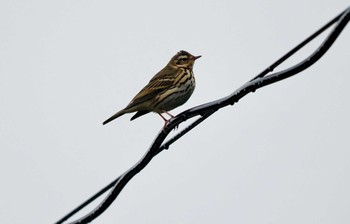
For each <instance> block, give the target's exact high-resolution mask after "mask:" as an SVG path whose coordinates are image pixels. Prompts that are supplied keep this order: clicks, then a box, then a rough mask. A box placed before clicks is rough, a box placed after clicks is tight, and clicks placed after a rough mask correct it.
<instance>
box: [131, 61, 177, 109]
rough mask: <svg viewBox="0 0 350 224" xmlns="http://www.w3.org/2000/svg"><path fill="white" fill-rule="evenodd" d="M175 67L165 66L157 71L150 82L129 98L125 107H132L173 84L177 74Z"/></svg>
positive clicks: (153, 96)
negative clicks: (129, 100)
mask: <svg viewBox="0 0 350 224" xmlns="http://www.w3.org/2000/svg"><path fill="white" fill-rule="evenodd" d="M178 72H180V71H176V70H175V68H172V67H168V66H167V67H165V68H163V69H162V70H161V71H160V72H158V73H157V74H156V75H155V76H154V77H153V78H152V79H151V80H150V82H149V83H148V84H147V85H146V86H145V87H144V88H143V89H142V90H141V91H140V92H139V93H138V94H137V95H136V96H135V97H134V98H133V99H132V100H131V102H130V103H129V105H128V106H127V108H131V107H134V106H136V105H138V104H141V103H144V102H146V101H148V100H151V99H153V98H155V97H156V96H157V95H159V94H160V93H162V92H164V91H166V90H167V89H169V88H171V87H172V86H173V85H174V79H175V77H176V76H177V73H178Z"/></svg>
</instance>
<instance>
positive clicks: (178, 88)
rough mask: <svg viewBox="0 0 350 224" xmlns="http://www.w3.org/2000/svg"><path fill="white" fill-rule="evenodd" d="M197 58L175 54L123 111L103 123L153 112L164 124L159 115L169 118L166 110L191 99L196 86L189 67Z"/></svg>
mask: <svg viewBox="0 0 350 224" xmlns="http://www.w3.org/2000/svg"><path fill="white" fill-rule="evenodd" d="M200 57H201V56H193V55H191V54H190V53H188V52H186V51H180V52H178V53H177V54H176V55H175V56H174V57H172V58H171V60H170V61H169V63H168V64H167V65H166V66H165V67H164V68H163V69H162V70H161V71H160V72H158V73H157V74H156V75H155V76H154V77H153V78H152V79H151V80H150V81H149V83H148V84H147V85H146V86H145V87H144V88H143V89H142V90H141V91H140V92H139V93H138V94H137V95H136V96H135V97H134V98H133V99H132V100H131V102H130V103H129V104H128V105H127V106H126V107H125V108H124V109H122V110H121V111H119V112H117V113H116V114H114V115H113V116H112V117H110V118H108V119H107V120H106V121H104V122H103V124H104V125H105V124H107V123H108V122H110V121H112V120H114V119H116V118H118V117H120V116H122V115H124V114H126V113H133V112H137V113H136V114H135V115H134V116H133V117H132V118H131V120H134V119H136V118H138V117H140V116H142V115H145V114H147V113H149V112H156V113H158V114H159V115H160V116H161V117H162V118H163V120H164V121H165V122H166V123H167V122H168V121H167V120H166V119H165V118H164V117H163V116H162V115H161V113H167V114H168V115H169V116H171V117H173V116H172V115H171V114H169V112H168V111H170V110H172V109H174V108H176V107H178V106H181V105H182V104H184V103H186V101H187V100H188V99H189V98H190V97H191V95H192V93H193V91H194V88H195V85H196V83H195V78H194V75H193V71H192V69H193V64H194V61H195V60H196V59H198V58H200Z"/></svg>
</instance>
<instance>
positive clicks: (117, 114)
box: [102, 109, 127, 125]
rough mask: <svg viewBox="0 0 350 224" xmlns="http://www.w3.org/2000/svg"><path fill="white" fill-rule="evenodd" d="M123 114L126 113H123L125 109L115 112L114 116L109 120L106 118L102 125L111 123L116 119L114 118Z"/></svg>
mask: <svg viewBox="0 0 350 224" xmlns="http://www.w3.org/2000/svg"><path fill="white" fill-rule="evenodd" d="M125 113H127V111H125V109H123V110H121V111H119V112H117V113H116V114H114V115H113V116H112V117H110V118H108V119H107V120H105V121H104V122H103V123H102V124H103V125H105V124H107V123H109V122H111V121H113V120H114V119H116V118H118V117H120V116H122V115H124V114H125Z"/></svg>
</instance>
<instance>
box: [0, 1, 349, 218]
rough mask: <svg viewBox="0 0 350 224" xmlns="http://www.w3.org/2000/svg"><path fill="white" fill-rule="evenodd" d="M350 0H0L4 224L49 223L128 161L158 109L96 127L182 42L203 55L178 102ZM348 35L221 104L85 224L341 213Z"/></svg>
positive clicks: (136, 154)
mask: <svg viewBox="0 0 350 224" xmlns="http://www.w3.org/2000/svg"><path fill="white" fill-rule="evenodd" d="M348 6H349V1H346V0H336V1H326V0H319V1H317V2H315V1H313V0H297V1H275V0H271V1H256V0H255V1H254V0H252V1H199V0H198V1H188V0H186V1H185V0H178V1H156V0H149V1H105V0H98V1H97V0H94V1H83V0H74V1H68V0H63V1H44V0H37V1H34V0H26V1H10V0H1V1H0V102H1V109H0V124H1V125H0V139H1V141H0V149H1V151H0V152H1V156H0V176H1V191H0V198H1V203H0V223H11V224H16V223H53V222H55V221H57V220H58V219H59V218H61V217H62V216H63V215H65V214H66V213H67V212H69V211H71V210H72V209H73V208H75V207H76V206H77V205H79V204H80V203H81V202H83V201H84V200H86V199H87V198H88V197H90V196H91V195H92V194H93V193H95V192H97V191H98V190H99V189H101V188H102V187H104V186H105V185H106V184H108V183H109V182H110V181H112V180H113V179H114V178H116V177H117V176H119V175H120V174H121V173H123V172H124V171H125V170H127V169H128V168H129V167H131V166H132V165H133V164H134V163H135V162H137V161H138V160H139V159H140V158H141V157H142V156H143V154H144V153H145V152H146V150H147V149H148V147H149V145H150V144H151V142H152V141H153V139H154V137H155V135H156V134H157V133H158V131H159V130H160V129H161V128H162V126H163V121H162V120H161V119H160V118H159V116H158V115H156V114H149V115H147V116H144V117H141V118H139V119H137V120H135V121H133V122H130V121H129V119H130V117H131V115H125V116H123V117H120V118H119V119H117V120H115V121H113V122H112V123H110V124H108V125H106V126H102V124H101V123H102V121H104V120H105V119H106V118H108V117H109V116H111V115H112V114H113V113H115V112H116V111H117V110H119V109H122V108H123V107H124V106H126V104H127V103H128V102H129V101H130V100H131V98H132V97H134V95H135V94H136V93H137V92H138V91H139V90H140V89H141V88H142V87H143V86H144V85H145V84H146V83H147V82H148V81H149V79H150V78H151V77H152V76H153V75H154V74H155V73H156V72H158V71H159V70H160V69H161V68H162V67H163V66H165V64H166V63H167V62H168V61H169V59H170V58H171V57H172V56H173V55H174V54H175V53H176V52H178V51H179V50H187V51H189V52H191V53H193V54H194V55H202V58H201V59H199V60H198V61H197V62H196V64H195V66H194V72H195V75H196V79H197V87H196V90H195V92H194V94H193V96H192V98H191V99H190V100H189V101H188V102H187V103H186V104H185V105H184V106H182V107H180V108H177V109H175V110H174V111H172V113H173V114H178V113H179V112H181V111H183V110H185V109H188V108H190V107H193V106H196V105H199V104H202V103H205V102H208V101H211V100H214V99H217V98H220V97H223V96H226V95H228V94H230V93H231V92H233V91H234V90H235V89H236V88H238V87H239V86H240V85H242V84H243V83H245V82H246V81H248V80H249V79H251V78H252V77H253V76H254V75H256V74H257V73H259V72H260V71H261V70H263V69H264V68H265V67H267V66H268V65H270V64H271V63H272V62H274V61H275V60H276V59H278V58H279V57H280V56H282V55H283V54H284V53H285V52H287V51H288V50H290V49H291V48H292V47H294V46H295V45H296V44H298V43H299V42H301V41H302V40H304V39H305V38H306V37H307V36H309V35H310V34H311V33H312V32H314V31H316V30H317V29H318V28H319V27H321V26H322V25H324V24H325V23H326V22H328V21H329V20H330V19H332V18H333V17H335V16H336V15H338V14H339V13H340V12H341V11H343V10H344V9H345V8H346V7H348ZM323 37H325V35H323ZM349 40H350V27H349V26H347V27H346V28H345V30H344V32H343V33H342V34H341V36H340V37H339V39H338V40H337V41H336V43H335V44H334V46H333V47H332V48H331V49H330V50H329V52H328V53H327V54H326V55H325V56H324V57H323V58H322V59H321V60H319V61H318V62H317V63H316V64H315V65H314V66H312V67H311V68H310V69H308V70H306V71H304V72H302V73H301V74H299V75H297V76H295V77H292V78H290V79H287V80H284V81H282V82H280V83H277V84H274V85H271V86H267V87H265V88H263V89H261V90H258V91H257V92H255V93H254V94H250V95H248V96H247V97H245V98H244V99H243V100H241V101H240V102H239V103H238V104H236V105H235V106H234V107H227V108H224V109H222V110H220V111H218V112H217V113H216V114H215V115H213V116H212V117H210V119H208V120H207V121H205V122H204V123H202V124H201V125H200V126H198V127H197V128H196V129H194V130H193V131H192V132H191V133H189V134H188V135H186V136H185V137H183V138H182V139H181V140H180V141H178V142H176V144H174V145H172V147H171V148H170V150H168V151H165V152H163V153H161V154H160V155H159V156H157V157H156V158H155V159H154V160H153V161H152V162H151V163H150V164H149V165H148V166H147V167H146V169H145V170H144V171H142V172H141V173H140V174H138V175H137V176H136V177H135V178H134V179H132V180H131V182H130V183H129V184H128V185H127V186H126V187H125V189H124V190H123V191H122V193H121V194H120V197H118V198H117V200H116V201H115V202H114V203H113V205H112V206H111V207H110V208H109V209H108V210H107V211H106V212H105V213H104V214H103V215H102V216H100V217H99V218H98V219H96V220H95V221H94V223H130V224H131V223H146V224H147V223H149V224H154V223H167V224H172V223H174V224H177V223H242V224H243V223H244V224H245V223H259V224H264V223H269V224H271V223H276V224H277V223H291V224H292V223H293V224H294V223H302V224H303V223H305V224H306V223H318V224H320V223H322V224H323V223H332V224H333V223H337V224H341V223H344V224H345V223H350V192H349V189H350V164H349V160H350V150H349V149H350V143H349V126H350V120H349V114H350V107H349V104H350V103H349V96H350V88H349V82H350V78H349V76H350V75H349V68H350V67H349V58H350V42H349ZM320 41H322V38H318V39H317V40H316V41H314V42H313V43H312V44H311V45H310V46H309V47H308V48H306V49H305V50H303V51H302V52H300V53H299V54H298V55H296V56H295V57H293V59H291V60H289V61H288V63H286V64H285V65H283V66H282V67H281V68H286V67H287V66H290V65H293V64H294V63H296V62H299V61H300V60H301V59H302V58H304V57H306V56H307V55H308V54H309V53H310V52H312V51H313V50H314V49H315V48H316V47H317V46H318V44H319V43H320ZM181 127H184V125H181V126H180V129H181ZM95 205H96V203H95V204H94V205H93V206H95ZM91 208H92V207H90V209H91ZM88 211H89V210H84V212H83V213H80V215H82V214H85V213H86V212H88ZM78 217H79V216H75V218H78Z"/></svg>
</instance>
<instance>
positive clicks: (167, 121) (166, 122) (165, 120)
mask: <svg viewBox="0 0 350 224" xmlns="http://www.w3.org/2000/svg"><path fill="white" fill-rule="evenodd" d="M158 114H159V116H160V117H161V118H162V119H163V120H164V122H165V123H164V127H165V126H166V125H167V124H168V123H169V120H167V119H165V117H163V115H162V114H161V113H158ZM164 127H163V128H164Z"/></svg>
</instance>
